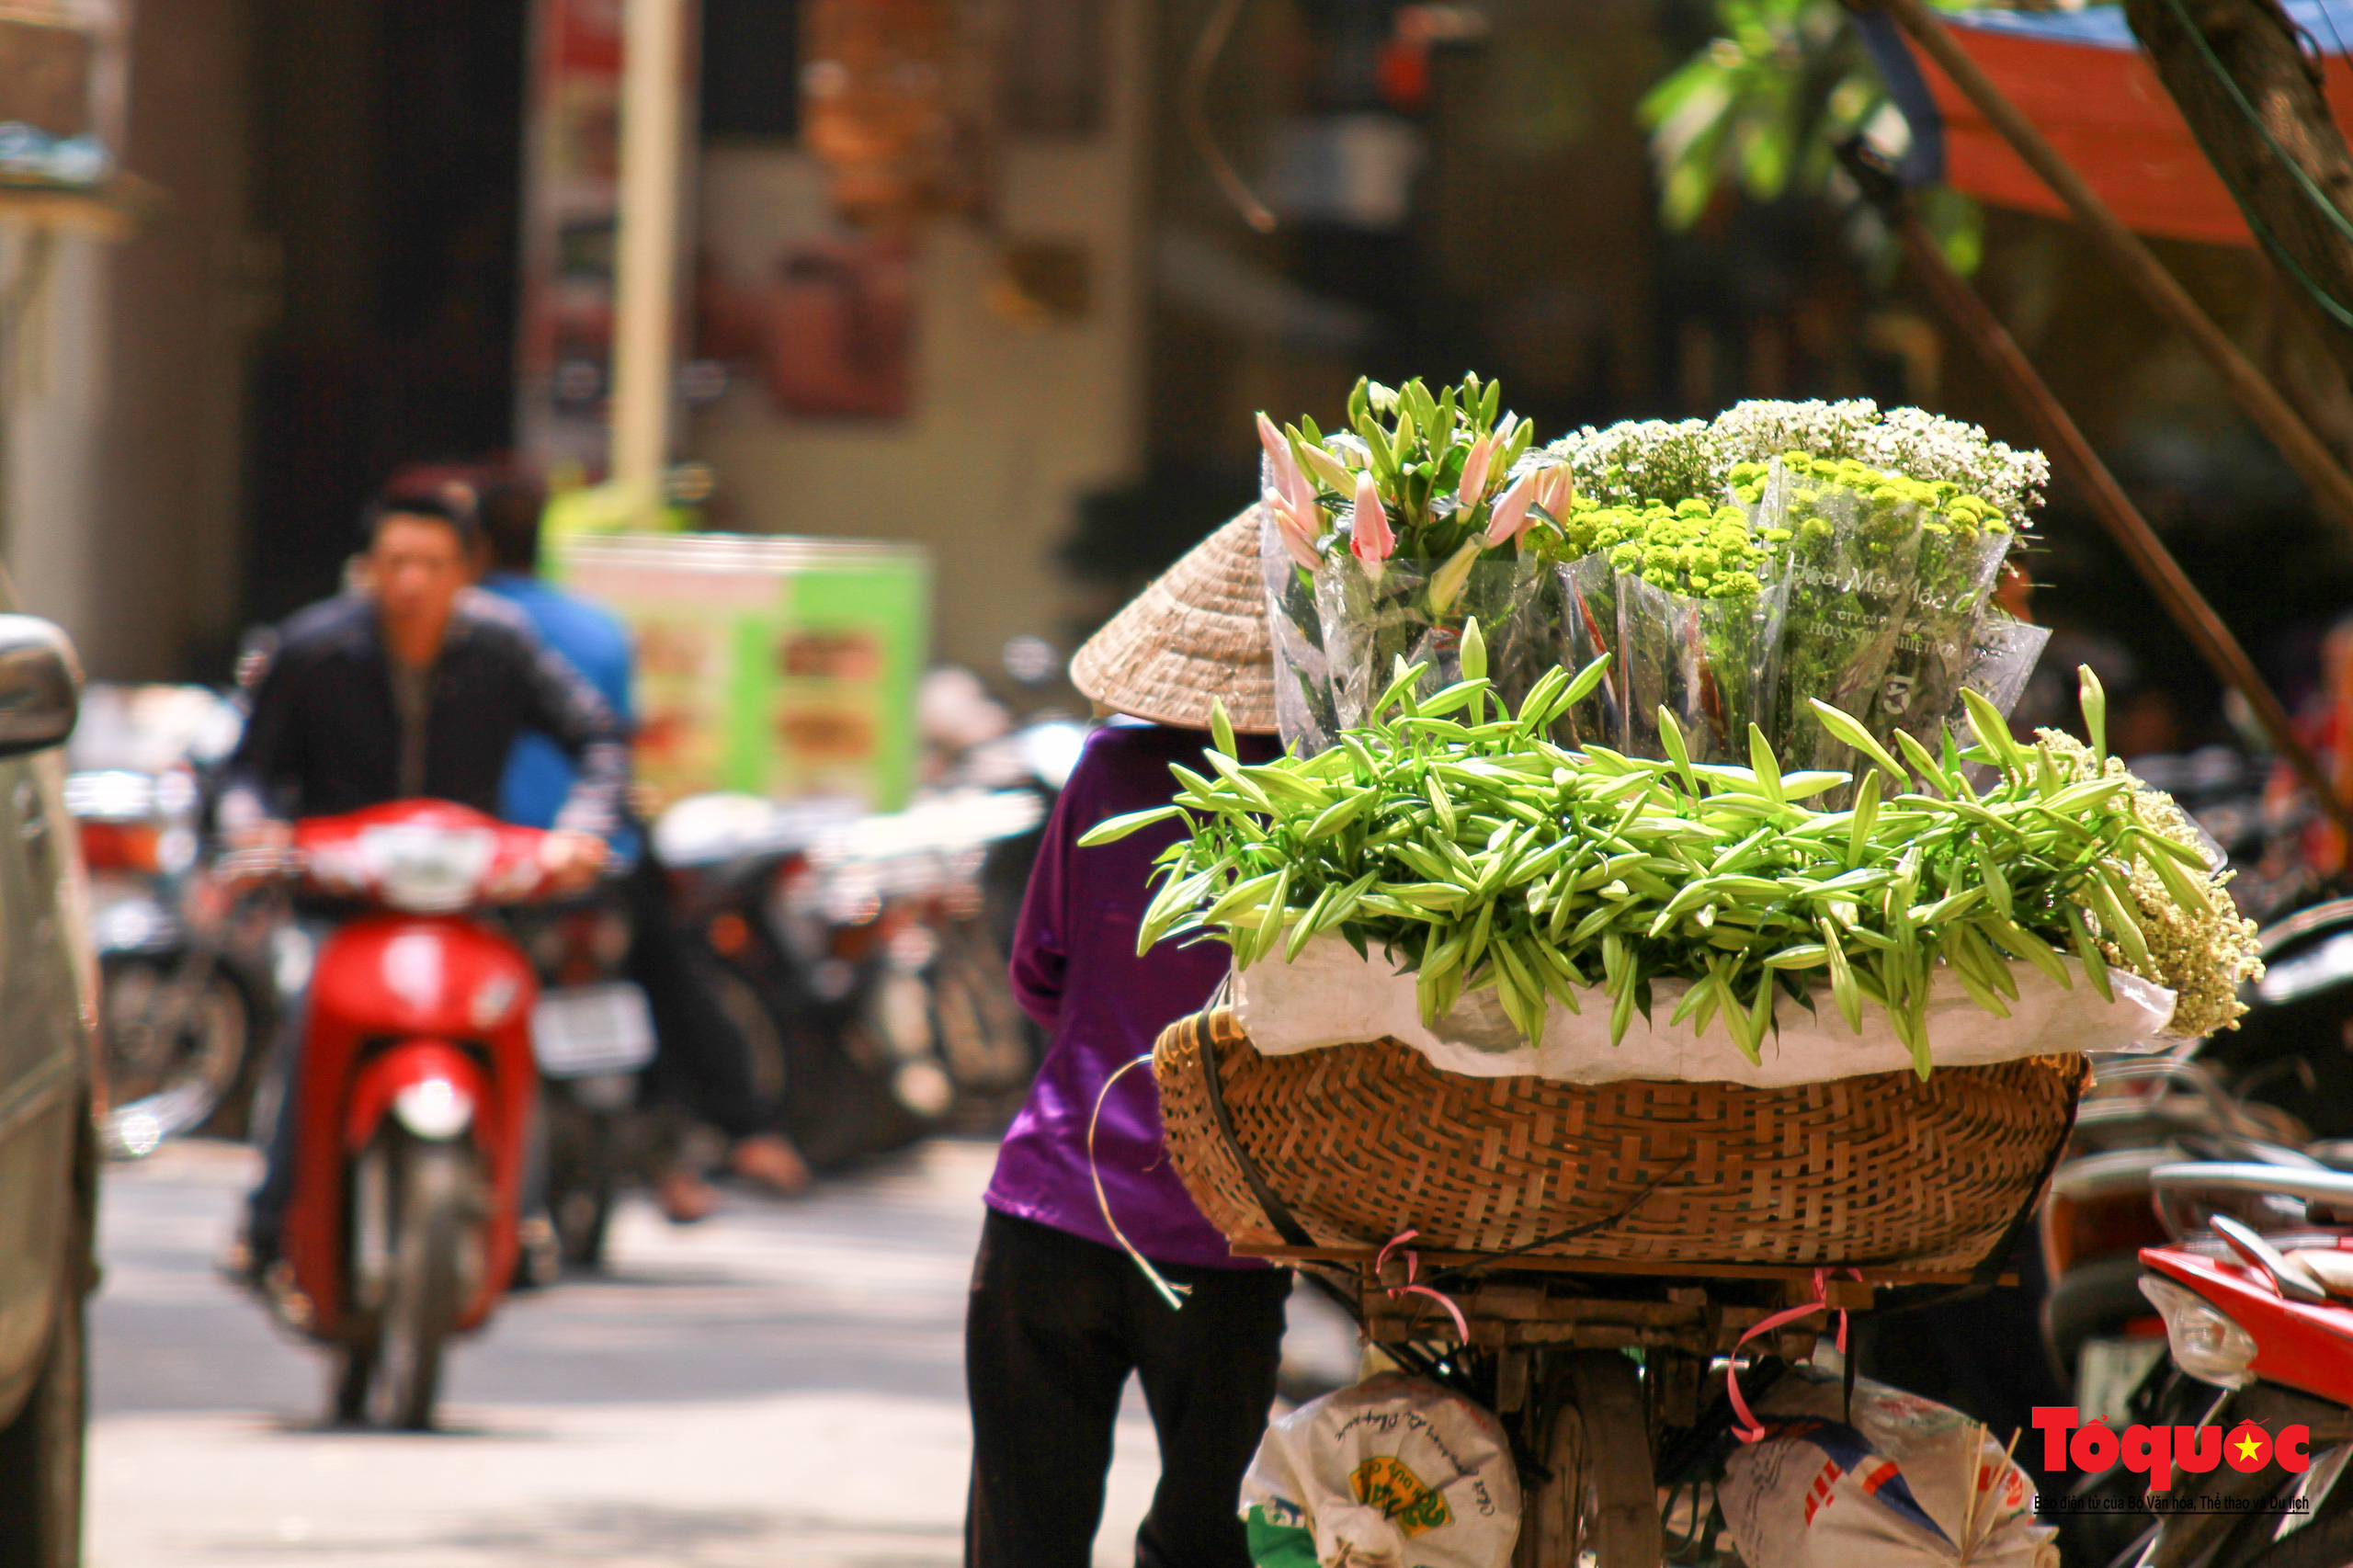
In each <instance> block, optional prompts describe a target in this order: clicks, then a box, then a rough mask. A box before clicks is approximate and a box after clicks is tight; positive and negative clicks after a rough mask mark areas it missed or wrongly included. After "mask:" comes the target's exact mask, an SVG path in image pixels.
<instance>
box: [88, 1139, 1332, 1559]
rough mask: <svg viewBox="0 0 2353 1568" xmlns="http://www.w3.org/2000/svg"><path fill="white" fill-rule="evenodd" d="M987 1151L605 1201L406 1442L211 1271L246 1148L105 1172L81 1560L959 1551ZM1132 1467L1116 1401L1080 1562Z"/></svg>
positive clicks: (1133, 1449) (1136, 1480)
mask: <svg viewBox="0 0 2353 1568" xmlns="http://www.w3.org/2000/svg"><path fill="white" fill-rule="evenodd" d="M993 1156H994V1150H993V1149H991V1148H990V1147H988V1146H986V1145H983V1144H976V1143H959V1142H940V1143H934V1144H930V1145H927V1146H926V1147H924V1148H922V1149H920V1150H917V1151H915V1153H913V1154H911V1155H910V1156H908V1157H906V1158H905V1159H904V1160H902V1161H900V1162H898V1163H896V1164H894V1165H892V1166H890V1167H889V1168H887V1169H884V1170H881V1171H879V1172H876V1173H874V1174H871V1175H869V1176H862V1177H859V1178H858V1179H855V1180H851V1181H846V1182H839V1183H835V1184H832V1185H830V1186H828V1187H826V1188H824V1191H823V1193H822V1194H821V1195H820V1196H818V1197H816V1198H814V1199H809V1200H806V1201H803V1202H800V1203H794V1204H762V1203H756V1202H754V1201H751V1200H736V1201H733V1202H731V1204H730V1206H729V1208H728V1210H726V1211H724V1212H723V1213H722V1215H720V1216H719V1217H718V1218H716V1219H714V1220H712V1221H710V1222H708V1223H706V1224H703V1225H699V1226H696V1227H693V1228H691V1229H688V1230H675V1229H672V1228H670V1227H668V1226H666V1225H665V1224H663V1223H662V1222H661V1221H660V1220H659V1219H658V1218H657V1217H655V1216H654V1214H653V1213H652V1212H651V1210H647V1209H644V1208H642V1207H632V1208H631V1209H629V1210H625V1211H624V1212H623V1213H622V1214H621V1215H620V1218H619V1220H618V1221H617V1222H616V1228H615V1233H614V1239H613V1253H614V1258H615V1264H616V1267H615V1270H614V1273H613V1275H612V1276H611V1277H610V1278H607V1279H603V1280H597V1281H591V1282H583V1283H567V1284H565V1285H563V1287H561V1288H560V1289H557V1290H551V1291H547V1292H543V1293H540V1294H539V1295H535V1296H529V1297H522V1298H517V1299H516V1300H514V1301H511V1302H510V1303H509V1304H508V1305H507V1307H506V1309H504V1310H503V1312H502V1313H501V1315H500V1316H499V1317H498V1318H497V1319H496V1320H495V1321H494V1324H492V1327H491V1329H490V1331H489V1333H488V1334H487V1335H484V1336H483V1337H482V1338H481V1339H479V1340H477V1341H474V1342H472V1343H470V1344H468V1345H467V1346H464V1347H462V1348H461V1349H460V1351H459V1352H458V1353H457V1354H456V1357H455V1358H454V1364H453V1366H452V1368H451V1370H450V1377H449V1394H448V1410H449V1415H448V1422H447V1425H448V1426H449V1431H447V1432H444V1433H438V1434H434V1435H430V1436H381V1435H370V1434H351V1433H344V1432H327V1431H322V1430H320V1429H319V1428H318V1427H317V1426H316V1421H317V1415H318V1412H319V1409H320V1407H321V1403H322V1401H323V1399H324V1358H322V1357H321V1356H319V1355H318V1353H317V1352H315V1351H314V1350H313V1349H311V1348H310V1347H308V1346H304V1345H301V1344H300V1343H297V1342H294V1341H291V1340H290V1339H287V1338H285V1337H282V1336H281V1335H278V1333H277V1332H276V1331H274V1330H273V1329H272V1328H271V1327H270V1326H269V1325H268V1324H267V1322H266V1321H265V1320H264V1318H263V1316H262V1314H261V1312H260V1311H259V1310H258V1309H257V1308H256V1307H255V1306H253V1305H252V1304H251V1303H249V1302H248V1301H245V1300H244V1299H243V1298H242V1297H240V1296H238V1295H236V1294H235V1293H233V1292H232V1291H231V1290H229V1289H228V1288H227V1287H225V1286H223V1285H222V1284H220V1283H219V1282H218V1281H216V1280H215V1279H214V1278H212V1276H211V1274H210V1259H211V1257H212V1256H213V1255H214V1253H215V1252H217V1250H218V1249H219V1248H220V1246H221V1244H222V1240H223V1239H224V1237H225V1236H226V1235H227V1233H228V1231H229V1227H230V1222H231V1217H232V1215H233V1210H234V1201H235V1197H236V1195H237V1193H239V1192H240V1191H241V1190H242V1189H243V1188H244V1185H245V1183H246V1181H247V1179H248V1176H249V1171H250V1165H249V1157H248V1155H247V1153H246V1152H245V1151H244V1150H242V1149H233V1148H225V1147H220V1146H206V1145H186V1146H174V1147H171V1148H167V1149H166V1150H165V1151H164V1152H163V1153H160V1154H159V1155H157V1156H156V1157H155V1158H153V1159H152V1160H150V1161H148V1162H146V1163H145V1164H142V1165H135V1166H130V1167H119V1168H117V1169H115V1170H114V1171H112V1172H110V1173H109V1183H108V1189H107V1195H106V1204H105V1212H104V1233H103V1239H104V1247H105V1253H106V1259H107V1278H106V1284H105V1287H104V1290H102V1292H101V1294H100V1296H99V1298H98V1301H97V1307H96V1312H95V1317H94V1328H95V1338H94V1352H93V1353H94V1379H95V1384H94V1391H93V1392H94V1403H95V1412H96V1418H95V1422H94V1426H93V1432H92V1444H93V1446H92V1450H91V1498H90V1510H91V1513H90V1526H91V1542H90V1547H91V1550H90V1558H89V1561H90V1562H91V1564H92V1568H313V1565H321V1568H324V1565H344V1564H366V1565H368V1568H493V1565H496V1568H518V1565H533V1568H537V1565H541V1564H545V1565H550V1568H572V1565H596V1568H606V1565H610V1568H638V1565H640V1564H642V1565H644V1568H656V1565H659V1568H737V1565H738V1564H742V1565H745V1568H749V1565H752V1564H758V1565H760V1568H773V1565H790V1568H932V1565H935V1564H942V1565H944V1564H952V1563H956V1562H959V1561H960V1555H961V1540H960V1535H959V1531H960V1528H961V1518H962V1514H963V1492H964V1477H965V1471H966V1467H967V1465H968V1463H969V1448H968V1437H967V1431H966V1426H965V1418H964V1409H963V1401H962V1369H961V1331H962V1312H963V1290H964V1283H965V1275H966V1271H967V1269H968V1267H969V1265H970V1260H971V1257H972V1244H973V1240H974V1237H975V1235H976V1233H977V1230H978V1224H979V1213H980V1210H979V1204H978V1199H979V1193H980V1189H981V1187H982V1186H983V1183H984V1182H985V1180H986V1178H987V1174H988V1168H989V1164H990V1161H991V1159H992V1158H993ZM1317 1326H1318V1329H1320V1331H1321V1337H1320V1338H1319V1339H1318V1341H1317V1342H1318V1344H1319V1345H1320V1346H1321V1347H1322V1350H1323V1353H1324V1357H1325V1358H1326V1359H1327V1360H1328V1359H1329V1358H1331V1356H1332V1355H1334V1354H1336V1345H1335V1336H1334V1334H1333V1330H1332V1328H1331V1326H1330V1325H1329V1324H1321V1325H1317ZM1313 1332H1315V1331H1313V1330H1302V1335H1307V1334H1310V1333H1313ZM1156 1474H1157V1464H1156V1460H1155V1455H1154V1447H1153V1441H1152V1429H1151V1426H1150V1425H1149V1424H1148V1423H1147V1422H1146V1421H1144V1420H1143V1418H1142V1407H1141V1404H1140V1403H1139V1402H1137V1401H1136V1400H1134V1399H1133V1398H1132V1397H1131V1401H1130V1410H1129V1412H1128V1415H1127V1416H1126V1418H1125V1419H1124V1421H1123V1423H1122V1425H1121V1427H1120V1437H1119V1458H1118V1460H1117V1462H1116V1463H1115V1465H1114V1467H1113V1471H1112V1475H1111V1484H1110V1500H1109V1505H1108V1509H1107V1513H1106V1517H1105V1521H1104V1528H1103V1531H1102V1534H1101V1535H1100V1536H1099V1537H1098V1547H1097V1562H1098V1563H1103V1564H1111V1563H1120V1562H1131V1561H1132V1556H1133V1554H1132V1551H1131V1549H1130V1547H1129V1543H1130V1542H1131V1540H1132V1539H1133V1532H1134V1528H1135V1523H1136V1520H1137V1519H1138V1518H1139V1517H1141V1515H1142V1512H1143V1509H1144V1507H1145V1506H1146V1504H1147V1502H1148V1501H1149V1498H1150V1492H1151V1487H1152V1484H1153V1482H1154V1478H1155V1477H1156Z"/></svg>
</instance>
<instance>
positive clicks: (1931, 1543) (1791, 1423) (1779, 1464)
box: [1717, 1368, 2059, 1568]
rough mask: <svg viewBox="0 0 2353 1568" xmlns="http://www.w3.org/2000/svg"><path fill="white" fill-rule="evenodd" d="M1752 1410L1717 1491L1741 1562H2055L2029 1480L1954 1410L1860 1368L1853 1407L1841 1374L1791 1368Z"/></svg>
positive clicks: (1834, 1565) (1773, 1565)
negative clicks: (1748, 1438)
mask: <svg viewBox="0 0 2353 1568" xmlns="http://www.w3.org/2000/svg"><path fill="white" fill-rule="evenodd" d="M1756 1413H1757V1415H1759V1416H1760V1417H1761V1418H1762V1420H1763V1422H1764V1425H1765V1429H1766V1435H1765V1437H1763V1439H1762V1440H1760V1441H1758V1442H1756V1443H1751V1444H1746V1445H1744V1446H1743V1447H1741V1448H1739V1449H1735V1450H1734V1451H1733V1454H1732V1456H1731V1458H1730V1459H1728V1460H1725V1462H1724V1479H1723V1484H1722V1487H1721V1488H1720V1489H1719V1491H1718V1494H1717V1496H1718V1500H1719V1501H1720V1502H1721V1503H1722V1507H1723V1512H1724V1523H1725V1524H1726V1525H1727V1526H1728V1527H1729V1528H1731V1531H1732V1536H1733V1540H1734V1541H1735V1542H1737V1543H1738V1544H1739V1547H1740V1560H1741V1561H1742V1562H1745V1563H1746V1564H1748V1565H1749V1568H1923V1565H1929V1564H1938V1565H1940V1564H1945V1563H1960V1562H1967V1563H1969V1564H1971V1565H1972V1568H2059V1548H2058V1546H2057V1545H2056V1543H2055V1542H2054V1541H2053V1540H2052V1536H2053V1535H2054V1533H2055V1532H2054V1531H2053V1530H2052V1528H2050V1527H2049V1526H2046V1525H2038V1524H2036V1523H2035V1522H2034V1483H2033V1482H2032V1481H2030V1480H2029V1479H2028V1476H2027V1473H2026V1471H2022V1470H2020V1469H2019V1468H2018V1465H2017V1464H2016V1463H2014V1462H2013V1461H2012V1460H2010V1459H2009V1458H2008V1456H2007V1455H2006V1454H2005V1453H2004V1452H2003V1450H2002V1445H2001V1443H1999V1442H1997V1441H1995V1438H1994V1436H1993V1434H1992V1433H1990V1432H1989V1431H1987V1430H1986V1428H1984V1426H1979V1425H1978V1424H1977V1423H1976V1422H1974V1421H1972V1420H1970V1419H1969V1418H1968V1417H1967V1416H1965V1415H1961V1412H1960V1411H1958V1410H1954V1409H1952V1408H1951V1407H1950V1406H1949V1405H1942V1404H1938V1403H1935V1402H1934V1401H1931V1400H1926V1399H1922V1398H1920V1397H1918V1396H1917V1395H1915V1394H1909V1393H1905V1392H1904V1391H1903V1390H1901V1389H1894V1388H1889V1387H1888V1386H1887V1385H1886V1384H1884V1383H1875V1382H1872V1381H1870V1380H1869V1379H1867V1378H1864V1379H1858V1380H1857V1381H1856V1383H1855V1402H1854V1407H1853V1412H1852V1415H1851V1417H1850V1416H1849V1415H1848V1412H1847V1402H1846V1396H1845V1392H1844V1391H1843V1390H1842V1389H1841V1388H1840V1386H1839V1380H1838V1378H1837V1377H1836V1374H1834V1373H1830V1372H1826V1371H1820V1370H1816V1369H1813V1368H1798V1369H1794V1370H1792V1371H1791V1372H1790V1373H1789V1374H1788V1375H1787V1376H1785V1377H1783V1378H1782V1379H1781V1380H1780V1381H1779V1382H1777V1383H1775V1384H1774V1385H1773V1387H1772V1389H1771V1390H1770V1391H1769V1392H1768V1393H1767V1394H1766V1396H1765V1397H1764V1398H1763V1399H1760V1400H1758V1401H1757V1402H1756Z"/></svg>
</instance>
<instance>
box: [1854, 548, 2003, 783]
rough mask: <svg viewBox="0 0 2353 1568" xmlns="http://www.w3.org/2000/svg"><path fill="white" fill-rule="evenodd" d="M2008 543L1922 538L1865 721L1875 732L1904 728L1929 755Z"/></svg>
mask: <svg viewBox="0 0 2353 1568" xmlns="http://www.w3.org/2000/svg"><path fill="white" fill-rule="evenodd" d="M2014 542H2016V541H2015V540H2013V539H2012V537H2011V536H2010V535H2009V534H2006V533H1992V532H1987V533H1980V534H1977V535H1974V536H1973V537H1964V536H1962V535H1959V534H1954V533H1925V532H1924V533H1923V534H1922V535H1921V538H1920V553H1919V557H1918V560H1917V562H1916V566H1915V572H1916V575H1915V582H1914V585H1913V590H1912V604H1911V608H1909V609H1908V610H1906V611H1905V612H1904V621H1903V624H1902V626H1901V627H1900V628H1898V630H1897V632H1896V638H1895V648H1894V651H1893V653H1890V654H1889V655H1888V661H1887V670H1886V673H1885V674H1884V675H1882V676H1881V677H1880V687H1879V699H1878V701H1877V702H1875V703H1874V704H1873V705H1872V709H1871V713H1870V719H1869V720H1868V721H1867V722H1869V723H1870V729H1871V733H1872V734H1873V735H1875V736H1878V737H1881V739H1882V740H1883V741H1884V740H1889V739H1892V738H1893V735H1894V733H1895V732H1896V731H1898V730H1902V731H1904V733H1907V734H1909V735H1910V736H1911V737H1912V738H1913V739H1914V740H1915V741H1918V742H1919V743H1920V744H1922V745H1925V746H1927V748H1928V749H1929V750H1930V751H1931V752H1933V751H1935V750H1936V749H1937V748H1938V744H1939V740H1940V737H1941V735H1942V733H1943V731H1944V726H1945V723H1946V721H1947V719H1948V717H1949V715H1950V714H1951V712H1952V710H1954V708H1955V707H1956V706H1958V705H1959V704H1960V702H1961V684H1962V682H1963V681H1964V680H1966V679H1967V678H1968V675H1969V671H1970V666H1971V665H1972V663H1973V661H1974V655H1975V653H1976V646H1977V640H1976V638H1975V636H1974V635H1973V633H1974V631H1975V629H1976V628H1977V626H1978V624H1979V622H1980V620H1981V619H1983V617H1984V609H1985V600H1986V596H1987V595H1989V594H1991V593H1992V592H1993V591H1994V579H1995V577H1996V576H1998V575H2000V574H2001V570H2002V562H2003V561H2004V560H2005V559H2006V557H2007V556H2008V554H2009V551H2010V546H2011V545H2012V544H2013V543H2014ZM2011 700H2012V701H2013V702H2015V701H2016V700H2017V699H2015V698H2013V699H2011ZM2004 711H2005V712H2007V711H2008V710H2007V709H2004ZM1960 733H1961V734H1963V735H1966V733H1968V732H1967V731H1966V730H1962V731H1961V732H1960Z"/></svg>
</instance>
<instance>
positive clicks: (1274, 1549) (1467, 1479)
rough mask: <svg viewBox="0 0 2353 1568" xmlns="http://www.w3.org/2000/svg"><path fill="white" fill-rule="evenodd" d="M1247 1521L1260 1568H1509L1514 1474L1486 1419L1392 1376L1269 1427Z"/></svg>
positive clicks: (1250, 1485) (1421, 1383)
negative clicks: (1506, 1566) (1507, 1564)
mask: <svg viewBox="0 0 2353 1568" xmlns="http://www.w3.org/2000/svg"><path fill="white" fill-rule="evenodd" d="M1242 1520H1243V1525H1244V1528H1245V1529H1246V1530H1247V1531H1248V1533H1249V1543H1250V1561H1251V1562H1253V1563H1255V1564H1256V1568H1505V1565H1506V1563H1508V1562H1510V1561H1511V1553H1512V1547H1513V1545H1514V1543H1515V1542H1516V1541H1518V1539H1519V1474H1518V1467H1517V1466H1516V1465H1515V1464H1514V1463H1513V1461H1512V1457H1511V1446H1510V1444H1509V1443H1508V1442H1507V1441H1506V1439H1505V1437H1504V1432H1503V1428H1502V1427H1501V1426H1498V1425H1497V1424H1496V1422H1495V1417H1494V1416H1493V1415H1489V1414H1488V1413H1487V1412H1486V1411H1484V1410H1483V1409H1481V1408H1480V1407H1479V1406H1477V1405H1475V1404H1473V1403H1471V1402H1470V1401H1469V1400H1467V1399H1464V1398H1463V1397H1462V1396H1461V1395H1460V1394H1458V1393H1454V1392H1451V1391H1449V1390H1447V1389H1444V1388H1441V1387H1439V1386H1438V1384H1436V1383H1434V1382H1430V1381H1427V1380H1425V1379H1421V1378H1414V1377H1407V1376H1405V1375H1404V1374H1402V1373H1389V1374H1386V1375H1384V1376H1381V1377H1377V1378H1370V1379H1367V1380H1366V1381H1363V1382H1360V1383H1358V1384H1356V1385H1355V1386H1353V1387H1351V1388H1345V1389H1342V1390H1340V1391H1339V1392H1336V1393H1329V1394H1326V1395H1324V1397H1323V1398H1322V1399H1317V1400H1311V1401H1310V1402H1309V1403H1305V1404H1302V1405H1301V1406H1300V1407H1299V1408H1298V1409H1297V1410H1294V1411H1292V1412H1291V1413H1290V1415H1286V1416H1284V1417H1283V1418H1282V1419H1281V1420H1279V1421H1277V1422H1275V1423H1273V1424H1272V1425H1271V1426H1268V1427H1267V1435H1266V1437H1263V1438H1261V1439H1260V1440H1259V1443H1258V1452H1257V1454H1256V1457H1255V1458H1253V1459H1252V1460H1251V1461H1250V1469H1249V1471H1248V1472H1247V1473H1246V1474H1245V1475H1244V1476H1243V1478H1242Z"/></svg>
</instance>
